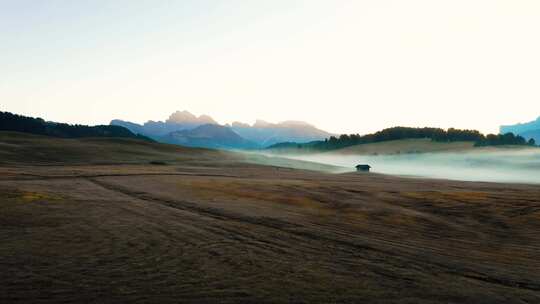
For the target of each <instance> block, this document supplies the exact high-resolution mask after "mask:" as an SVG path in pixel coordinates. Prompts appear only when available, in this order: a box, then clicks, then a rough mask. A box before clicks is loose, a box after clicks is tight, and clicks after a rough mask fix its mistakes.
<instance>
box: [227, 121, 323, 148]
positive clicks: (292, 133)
mask: <svg viewBox="0 0 540 304" xmlns="http://www.w3.org/2000/svg"><path fill="white" fill-rule="evenodd" d="M231 128H232V129H233V130H234V131H235V132H236V133H238V134H239V135H240V136H242V137H244V138H246V139H248V140H251V141H253V142H257V143H259V144H260V145H261V146H263V147H267V146H271V145H273V144H276V143H280V142H287V141H294V142H301V143H305V142H310V141H314V140H322V139H325V138H329V137H330V136H332V135H333V134H330V133H328V132H326V131H323V130H320V129H317V128H316V127H315V126H313V125H310V124H308V123H305V122H302V121H284V122H281V123H277V124H274V123H269V122H266V121H263V120H257V121H256V122H255V124H253V125H251V126H250V125H248V124H243V123H239V122H234V123H233V124H232V125H231Z"/></svg>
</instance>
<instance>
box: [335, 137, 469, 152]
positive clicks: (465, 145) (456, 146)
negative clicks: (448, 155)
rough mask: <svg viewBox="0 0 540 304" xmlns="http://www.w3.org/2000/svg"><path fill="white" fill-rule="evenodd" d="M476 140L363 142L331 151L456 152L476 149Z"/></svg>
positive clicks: (423, 139)
mask: <svg viewBox="0 0 540 304" xmlns="http://www.w3.org/2000/svg"><path fill="white" fill-rule="evenodd" d="M474 148H475V147H474V142H470V141H456V142H450V143H446V142H435V141H432V140H431V139H425V138H422V139H402V140H390V141H384V142H378V143H372V144H361V145H355V146H350V147H346V148H343V149H338V150H332V151H331V153H342V154H359V155H373V154H407V153H428V152H455V151H464V150H471V149H474Z"/></svg>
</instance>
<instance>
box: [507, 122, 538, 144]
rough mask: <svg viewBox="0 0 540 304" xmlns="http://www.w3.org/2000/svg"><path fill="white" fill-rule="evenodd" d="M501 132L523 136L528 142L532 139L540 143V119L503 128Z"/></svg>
mask: <svg viewBox="0 0 540 304" xmlns="http://www.w3.org/2000/svg"><path fill="white" fill-rule="evenodd" d="M500 132H501V134H505V133H508V132H512V133H514V134H517V135H521V136H523V137H524V138H525V139H527V140H528V139H531V138H532V139H534V140H535V141H536V142H537V143H538V142H540V117H538V118H537V119H536V120H533V121H530V122H526V123H518V124H515V125H506V126H501V127H500Z"/></svg>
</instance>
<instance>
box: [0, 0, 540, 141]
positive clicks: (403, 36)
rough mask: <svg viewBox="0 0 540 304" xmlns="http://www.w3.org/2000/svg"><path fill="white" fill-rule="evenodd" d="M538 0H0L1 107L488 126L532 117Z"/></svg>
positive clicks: (122, 115) (81, 113)
mask: <svg viewBox="0 0 540 304" xmlns="http://www.w3.org/2000/svg"><path fill="white" fill-rule="evenodd" d="M539 36H540V1H537V0H530V1H527V0H506V1H500V0H446V1H442V0H408V1H403V0H371V1H367V0H356V1H353V0H340V1H337V0H327V1H322V0H265V1H263V0H253V1H248V0H227V1H225V0H223V1H217V0H215V1H211V0H185V1H180V0H178V1H165V0H151V1H140V0H116V1H104V0H94V1H68V0H64V1H59V0H41V1H35V0H0V111H10V112H15V113H19V114H23V115H29V116H38V117H43V118H45V119H46V120H51V121H59V122H68V123H83V124H90V125H94V124H108V123H109V122H110V120H112V119H124V120H130V121H134V122H139V123H142V122H145V121H147V120H165V119H166V118H167V117H168V116H169V115H170V114H171V113H172V112H174V111H176V110H188V111H190V112H192V113H194V114H197V115H201V114H208V115H210V116H212V117H213V118H214V119H216V120H217V121H218V122H220V123H230V122H233V121H243V122H248V123H253V122H254V121H255V119H264V120H267V121H271V122H279V121H285V120H303V121H307V122H309V123H311V124H314V125H316V126H318V127H319V128H322V129H325V130H327V131H330V132H334V133H360V134H364V133H369V132H373V131H377V130H380V129H382V128H386V127H392V126H398V125H399V126H411V127H423V126H432V127H442V128H448V127H457V128H468V129H478V130H480V131H482V132H485V133H487V132H497V131H498V127H499V125H501V124H512V123H516V122H525V121H530V120H533V119H535V118H536V117H538V116H540V39H538V37H539Z"/></svg>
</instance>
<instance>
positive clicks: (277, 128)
mask: <svg viewBox="0 0 540 304" xmlns="http://www.w3.org/2000/svg"><path fill="white" fill-rule="evenodd" d="M110 124H111V125H116V126H122V127H125V128H127V129H129V130H131V131H132V132H136V133H139V134H144V135H146V136H148V137H151V138H153V139H155V140H157V141H163V142H168V143H175V144H180V145H186V146H196V147H206V148H216V147H226V148H231V149H247V148H249V149H252V148H264V147H267V146H270V145H273V144H275V143H279V142H284V141H295V142H300V143H304V142H310V141H314V140H323V139H325V138H328V137H330V136H332V134H331V133H328V132H326V131H323V130H320V129H318V128H316V127H315V126H313V125H310V124H308V123H305V122H301V121H285V122H281V123H270V122H266V121H263V120H257V121H256V122H255V123H254V124H253V125H249V124H246V123H242V122H233V123H232V124H230V125H229V124H227V125H220V124H219V123H217V122H216V121H215V120H214V119H213V118H212V117H210V116H208V115H200V116H196V115H193V114H191V113H190V112H188V111H176V112H174V113H173V114H171V115H170V116H169V118H168V119H167V120H165V121H152V120H150V121H147V122H146V123H144V124H142V125H141V124H136V123H133V122H129V121H124V120H119V119H115V120H112V121H111V123H110ZM209 125H212V126H215V127H209ZM201 126H206V127H204V128H200V129H199V127H201ZM188 131H193V132H188ZM203 132H208V133H207V134H203ZM231 132H232V133H234V134H235V135H236V136H238V137H236V136H234V135H232V134H231ZM203 138H204V139H203Z"/></svg>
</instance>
